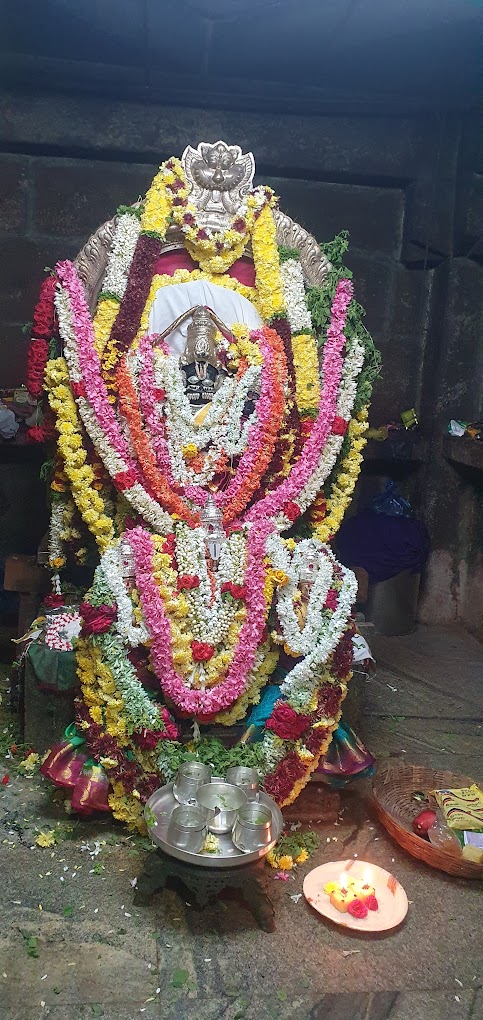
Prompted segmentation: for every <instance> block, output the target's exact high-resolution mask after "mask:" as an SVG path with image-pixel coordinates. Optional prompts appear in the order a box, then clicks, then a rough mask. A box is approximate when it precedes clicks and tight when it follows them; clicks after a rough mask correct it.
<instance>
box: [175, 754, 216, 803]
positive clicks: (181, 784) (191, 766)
mask: <svg viewBox="0 0 483 1020" xmlns="http://www.w3.org/2000/svg"><path fill="white" fill-rule="evenodd" d="M210 781H211V768H210V766H209V765H203V763H202V762H201V761H185V762H184V763H183V765H180V767H179V769H178V775H177V776H176V779H175V781H174V784H173V796H174V797H175V798H176V800H177V801H179V803H180V804H192V805H193V806H195V805H196V795H197V793H198V790H199V789H200V787H201V786H205V784H206V783H209V782H210Z"/></svg>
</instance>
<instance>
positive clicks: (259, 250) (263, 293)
mask: <svg viewBox="0 0 483 1020" xmlns="http://www.w3.org/2000/svg"><path fill="white" fill-rule="evenodd" d="M252 251H253V260H254V263H255V278H256V285H257V296H258V308H259V311H260V315H261V316H262V319H263V320H264V322H269V323H272V320H273V319H276V318H278V317H281V316H283V315H285V294H284V288H283V282H282V278H281V274H280V257H279V253H278V245H277V228H276V224H275V220H274V217H273V212H272V210H271V208H270V207H269V206H265V208H264V209H262V211H261V213H260V215H259V216H258V219H257V220H256V222H255V223H254V226H253V230H252Z"/></svg>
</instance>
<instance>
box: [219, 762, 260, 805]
mask: <svg viewBox="0 0 483 1020" xmlns="http://www.w3.org/2000/svg"><path fill="white" fill-rule="evenodd" d="M226 781H227V783H233V786H238V787H239V788H240V790H243V792H244V793H246V797H247V800H258V772H257V770H256V769H250V768H247V767H246V766H245V765H232V766H231V768H229V769H227V770H226Z"/></svg>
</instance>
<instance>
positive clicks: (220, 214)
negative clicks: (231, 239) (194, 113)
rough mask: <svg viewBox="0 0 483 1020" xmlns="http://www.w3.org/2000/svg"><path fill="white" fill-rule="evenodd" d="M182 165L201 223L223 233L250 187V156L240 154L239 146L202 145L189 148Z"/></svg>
mask: <svg viewBox="0 0 483 1020" xmlns="http://www.w3.org/2000/svg"><path fill="white" fill-rule="evenodd" d="M181 162H182V165H183V169H184V172H185V175H186V180H187V182H188V185H189V187H190V199H191V201H193V202H194V203H195V205H196V206H197V209H198V215H199V220H200V222H201V223H202V224H203V226H205V227H210V228H211V229H213V230H222V229H223V227H224V226H226V225H227V222H228V219H229V217H230V216H233V215H234V213H235V212H236V211H237V209H238V208H239V207H240V205H241V203H242V201H243V197H244V195H246V194H247V192H248V191H249V190H250V188H251V186H252V184H253V176H254V173H255V160H254V158H253V153H251V152H247V153H246V154H243V153H242V150H241V148H240V146H239V145H227V144H226V142H223V141H221V140H220V141H218V142H215V143H214V145H210V144H209V143H208V142H201V143H200V145H198V148H197V149H193V148H192V146H191V145H188V147H187V148H186V149H185V151H184V152H183V155H182V157H181Z"/></svg>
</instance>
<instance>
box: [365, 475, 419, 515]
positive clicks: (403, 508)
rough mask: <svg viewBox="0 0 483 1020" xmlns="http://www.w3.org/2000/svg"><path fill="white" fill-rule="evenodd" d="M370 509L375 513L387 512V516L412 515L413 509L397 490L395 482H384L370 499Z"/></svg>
mask: <svg viewBox="0 0 483 1020" xmlns="http://www.w3.org/2000/svg"><path fill="white" fill-rule="evenodd" d="M371 506H372V509H373V510H375V512H376V514H388V516H389V517H412V516H413V511H412V509H411V505H410V503H408V501H407V499H404V497H403V496H401V494H400V493H399V492H398V491H397V485H396V482H392V481H389V482H386V486H385V488H384V490H383V492H381V493H380V494H379V496H376V497H375V499H373V501H372V504H371Z"/></svg>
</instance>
